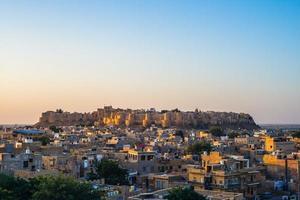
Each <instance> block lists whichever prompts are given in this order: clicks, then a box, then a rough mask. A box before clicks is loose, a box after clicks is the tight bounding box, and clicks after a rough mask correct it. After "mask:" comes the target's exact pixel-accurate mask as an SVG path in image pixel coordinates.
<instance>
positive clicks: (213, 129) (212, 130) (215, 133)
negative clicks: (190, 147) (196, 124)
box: [209, 126, 225, 137]
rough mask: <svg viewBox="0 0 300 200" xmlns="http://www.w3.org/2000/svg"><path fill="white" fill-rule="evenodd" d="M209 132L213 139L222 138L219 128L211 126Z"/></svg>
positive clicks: (221, 131) (222, 133)
mask: <svg viewBox="0 0 300 200" xmlns="http://www.w3.org/2000/svg"><path fill="white" fill-rule="evenodd" d="M209 132H210V133H211V134H212V135H213V136H215V137H220V136H224V135H225V134H224V131H223V129H222V128H221V127H219V126H212V127H210V128H209Z"/></svg>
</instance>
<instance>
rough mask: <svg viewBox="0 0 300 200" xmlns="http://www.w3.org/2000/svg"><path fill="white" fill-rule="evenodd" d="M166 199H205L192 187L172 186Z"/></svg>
mask: <svg viewBox="0 0 300 200" xmlns="http://www.w3.org/2000/svg"><path fill="white" fill-rule="evenodd" d="M167 199H168V200H205V199H206V198H205V197H204V196H202V195H200V194H199V193H197V192H195V191H194V189H193V188H192V187H185V188H180V187H177V188H174V189H172V190H171V191H169V194H168V195H167Z"/></svg>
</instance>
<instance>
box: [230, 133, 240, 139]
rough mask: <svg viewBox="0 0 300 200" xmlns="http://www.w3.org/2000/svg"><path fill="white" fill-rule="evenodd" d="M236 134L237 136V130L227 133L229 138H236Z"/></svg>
mask: <svg viewBox="0 0 300 200" xmlns="http://www.w3.org/2000/svg"><path fill="white" fill-rule="evenodd" d="M237 136H239V133H237V132H230V133H228V137H229V138H231V139H233V138H236V137H237Z"/></svg>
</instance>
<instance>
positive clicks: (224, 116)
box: [36, 106, 258, 129]
mask: <svg viewBox="0 0 300 200" xmlns="http://www.w3.org/2000/svg"><path fill="white" fill-rule="evenodd" d="M51 125H55V126H71V125H96V126H109V125H112V126H119V127H149V126H151V125H155V126H159V127H163V128H169V127H178V128H208V127H210V126H220V127H223V128H232V129H256V128H258V125H257V124H256V123H255V122H254V120H253V118H252V117H251V116H250V115H249V114H245V113H233V112H214V111H207V112H202V111H198V110H197V109H196V110H195V111H193V112H192V111H187V112H183V111H180V110H178V109H174V110H162V111H156V110H155V109H153V108H152V109H150V110H143V109H139V110H132V109H120V108H113V107H112V106H105V107H104V108H99V109H98V110H97V111H94V112H92V113H77V112H74V113H70V112H64V111H62V110H61V109H59V110H56V111H47V112H44V113H42V116H41V117H40V119H39V122H38V123H37V124H36V126H37V127H48V126H51Z"/></svg>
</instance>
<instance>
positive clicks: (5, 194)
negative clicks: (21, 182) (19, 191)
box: [0, 187, 15, 200]
mask: <svg viewBox="0 0 300 200" xmlns="http://www.w3.org/2000/svg"><path fill="white" fill-rule="evenodd" d="M0 199H6V200H14V199H15V196H14V194H13V192H12V191H9V190H7V189H3V188H1V187H0Z"/></svg>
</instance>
